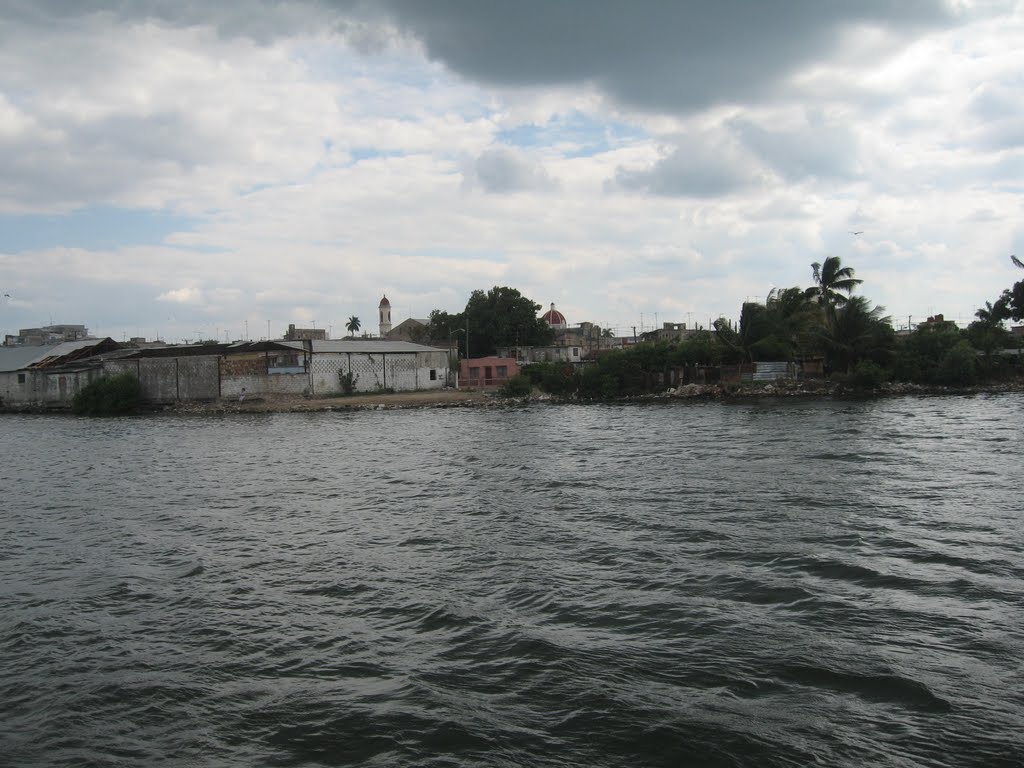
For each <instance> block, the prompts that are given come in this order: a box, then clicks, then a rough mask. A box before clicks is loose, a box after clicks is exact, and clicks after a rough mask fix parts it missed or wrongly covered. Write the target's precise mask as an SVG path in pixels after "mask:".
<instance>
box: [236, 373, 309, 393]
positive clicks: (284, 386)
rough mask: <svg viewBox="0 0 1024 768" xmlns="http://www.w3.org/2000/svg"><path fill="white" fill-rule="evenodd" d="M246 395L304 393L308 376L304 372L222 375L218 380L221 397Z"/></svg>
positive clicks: (307, 386) (307, 383)
mask: <svg viewBox="0 0 1024 768" xmlns="http://www.w3.org/2000/svg"><path fill="white" fill-rule="evenodd" d="M243 388H244V389H245V394H246V395H304V394H306V392H307V391H308V390H309V376H308V375H307V374H305V373H271V374H267V375H266V376H223V377H221V380H220V396H221V397H238V396H239V395H241V394H242V389H243Z"/></svg>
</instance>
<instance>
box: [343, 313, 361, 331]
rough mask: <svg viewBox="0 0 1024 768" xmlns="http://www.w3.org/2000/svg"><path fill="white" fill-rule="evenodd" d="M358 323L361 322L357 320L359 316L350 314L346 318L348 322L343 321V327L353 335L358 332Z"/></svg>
mask: <svg viewBox="0 0 1024 768" xmlns="http://www.w3.org/2000/svg"><path fill="white" fill-rule="evenodd" d="M360 325H361V323H360V322H359V318H358V317H356V316H355V315H352V316H351V317H350V318H349V319H348V322H347V323H345V328H346V330H347V331H348V332H349V334H350V335H352V336H355V335H356V334H357V333H358V332H359V327H360Z"/></svg>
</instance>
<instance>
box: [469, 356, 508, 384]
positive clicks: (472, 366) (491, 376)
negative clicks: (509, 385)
mask: <svg viewBox="0 0 1024 768" xmlns="http://www.w3.org/2000/svg"><path fill="white" fill-rule="evenodd" d="M460 366H461V367H460V370H459V387H460V388H462V387H500V386H502V385H503V384H504V383H505V382H506V381H508V380H509V379H511V378H512V377H513V376H515V375H516V374H517V373H519V364H518V363H517V362H516V360H515V358H514V357H478V358H471V359H469V360H462V361H461V363H460Z"/></svg>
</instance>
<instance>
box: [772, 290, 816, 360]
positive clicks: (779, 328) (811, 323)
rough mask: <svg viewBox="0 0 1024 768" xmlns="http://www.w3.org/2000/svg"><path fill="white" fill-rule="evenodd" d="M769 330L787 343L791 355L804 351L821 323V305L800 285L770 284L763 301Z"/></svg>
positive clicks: (810, 345) (805, 352)
mask: <svg viewBox="0 0 1024 768" xmlns="http://www.w3.org/2000/svg"><path fill="white" fill-rule="evenodd" d="M765 307H766V308H767V310H768V316H769V318H770V321H771V326H772V329H773V330H772V333H773V334H774V335H775V336H777V337H778V339H779V341H780V342H782V343H783V344H784V345H786V347H788V354H789V355H790V356H797V357H801V356H803V355H806V354H807V353H808V352H809V351H810V348H811V347H814V346H816V345H815V343H814V333H815V331H816V328H817V326H818V325H820V323H821V308H820V307H819V306H818V305H817V304H816V303H815V302H814V301H813V300H812V299H811V297H810V296H808V295H807V293H806V292H805V291H804V290H802V289H801V288H799V287H793V288H772V289H771V291H770V292H769V293H768V298H767V300H766V301H765Z"/></svg>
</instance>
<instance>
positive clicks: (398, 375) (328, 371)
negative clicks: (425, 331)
mask: <svg viewBox="0 0 1024 768" xmlns="http://www.w3.org/2000/svg"><path fill="white" fill-rule="evenodd" d="M388 316H389V317H390V313H389V314H388ZM310 343H311V347H310V353H311V360H310V372H309V393H310V395H311V396H315V397H318V396H321V395H331V394H341V393H343V392H345V391H346V390H349V389H350V391H352V392H382V391H388V390H391V391H395V392H411V391H415V390H422V389H443V388H444V387H445V386H446V385H447V384H448V380H449V376H450V374H449V370H448V368H449V362H448V350H446V349H438V348H437V347H427V346H424V345H422V344H413V343H412V342H408V341H385V340H376V339H366V340H359V341H355V340H347V339H346V340H343V341H313V342H310Z"/></svg>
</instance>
